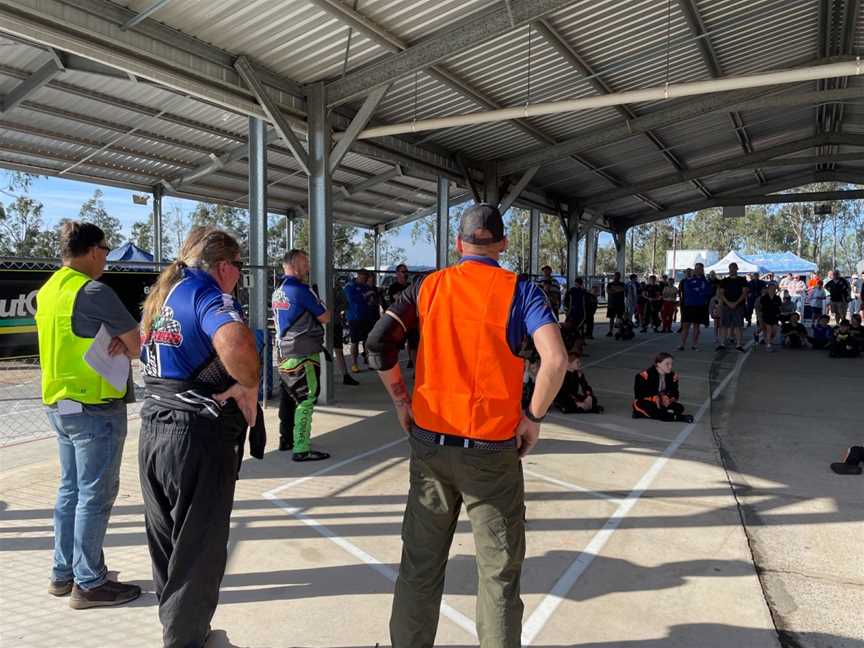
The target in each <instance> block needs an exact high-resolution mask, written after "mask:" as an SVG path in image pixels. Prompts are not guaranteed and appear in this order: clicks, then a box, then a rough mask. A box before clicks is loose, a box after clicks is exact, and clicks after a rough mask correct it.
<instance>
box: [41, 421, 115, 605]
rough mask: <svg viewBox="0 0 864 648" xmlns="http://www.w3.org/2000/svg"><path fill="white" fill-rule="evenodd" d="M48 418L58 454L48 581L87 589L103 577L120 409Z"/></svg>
mask: <svg viewBox="0 0 864 648" xmlns="http://www.w3.org/2000/svg"><path fill="white" fill-rule="evenodd" d="M48 419H49V420H50V421H51V425H52V426H53V427H54V429H55V430H56V431H57V442H58V446H59V450H60V486H59V488H58V489H57V503H56V505H55V506H54V566H53V569H52V571H51V579H52V580H54V581H68V580H69V579H71V578H74V579H75V583H76V584H77V585H78V586H79V587H81V588H83V589H93V588H94V587H99V586H100V585H102V583H104V582H105V580H106V576H107V574H108V568H107V567H106V566H105V557H104V555H103V554H102V543H103V542H104V540H105V532H106V531H107V529H108V518H109V516H110V515H111V507H112V506H113V505H114V499H115V498H116V497H117V490H118V489H119V487H120V460H121V457H122V456H123V443H124V442H125V441H126V408H125V407H124V408H123V410H122V413H118V414H115V415H113V416H97V415H92V414H87V413H83V412H82V413H81V414H64V415H60V414H58V413H57V412H56V411H49V412H48Z"/></svg>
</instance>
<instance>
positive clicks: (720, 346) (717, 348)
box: [714, 344, 726, 351]
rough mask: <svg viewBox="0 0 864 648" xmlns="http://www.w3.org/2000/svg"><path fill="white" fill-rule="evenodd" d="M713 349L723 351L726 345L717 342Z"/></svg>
mask: <svg viewBox="0 0 864 648" xmlns="http://www.w3.org/2000/svg"><path fill="white" fill-rule="evenodd" d="M714 350H715V351H725V350H726V346H725V345H723V344H718V345H717V346H716V347H714Z"/></svg>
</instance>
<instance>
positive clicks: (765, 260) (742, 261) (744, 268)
mask: <svg viewBox="0 0 864 648" xmlns="http://www.w3.org/2000/svg"><path fill="white" fill-rule="evenodd" d="M730 263H737V264H738V273H739V274H745V273H750V272H758V273H759V274H760V275H764V274H766V273H768V272H773V273H774V274H775V275H782V274H786V273H787V272H791V273H792V274H804V275H806V274H811V273H813V272H816V269H817V266H816V264H815V263H813V262H812V261H807V259H802V258H801V257H799V256H798V255H797V254H793V253H792V252H763V253H761V254H746V255H745V254H739V253H738V252H730V253H729V254H727V255H726V256H725V257H723V258H722V259H720V260H719V261H718V262H717V263H715V264H713V265H710V266H708V267H707V268H705V272H711V271H712V270H713V271H714V272H715V273H717V274H718V275H726V274H729V264H730Z"/></svg>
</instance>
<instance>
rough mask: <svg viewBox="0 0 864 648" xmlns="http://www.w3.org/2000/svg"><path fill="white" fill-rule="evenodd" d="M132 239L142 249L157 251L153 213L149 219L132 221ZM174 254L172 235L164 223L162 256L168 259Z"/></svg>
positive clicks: (130, 237)
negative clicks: (154, 239)
mask: <svg viewBox="0 0 864 648" xmlns="http://www.w3.org/2000/svg"><path fill="white" fill-rule="evenodd" d="M129 240H130V241H132V242H133V243H134V244H135V245H137V246H138V247H139V248H141V249H142V250H146V251H148V252H150V253H151V254H154V253H155V249H154V246H153V219H152V215H151V217H150V218H148V219H147V220H143V221H135V222H134V223H132V230H131V233H130V236H129ZM173 254H174V251H173V249H172V246H171V235H170V234H169V233H168V232H167V231H166V227H165V223H163V224H162V258H163V259H168V258H170V257H171V256H172V255H173Z"/></svg>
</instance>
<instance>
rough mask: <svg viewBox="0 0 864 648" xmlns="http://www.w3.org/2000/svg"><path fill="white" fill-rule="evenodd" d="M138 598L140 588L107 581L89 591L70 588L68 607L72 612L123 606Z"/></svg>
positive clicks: (76, 587)
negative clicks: (70, 594)
mask: <svg viewBox="0 0 864 648" xmlns="http://www.w3.org/2000/svg"><path fill="white" fill-rule="evenodd" d="M139 596H141V588H140V587H138V586H137V585H130V584H128V583H115V582H114V581H110V580H109V581H105V582H104V583H102V584H101V585H100V586H99V587H94V588H93V589H89V590H85V589H81V588H80V587H78V585H77V584H76V585H75V586H74V587H73V588H72V596H71V597H70V598H69V607H71V608H72V609H74V610H86V609H87V608H92V607H108V606H111V605H123V604H124V603H128V602H129V601H134V600H135V599H137V598H138V597H139Z"/></svg>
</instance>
